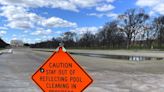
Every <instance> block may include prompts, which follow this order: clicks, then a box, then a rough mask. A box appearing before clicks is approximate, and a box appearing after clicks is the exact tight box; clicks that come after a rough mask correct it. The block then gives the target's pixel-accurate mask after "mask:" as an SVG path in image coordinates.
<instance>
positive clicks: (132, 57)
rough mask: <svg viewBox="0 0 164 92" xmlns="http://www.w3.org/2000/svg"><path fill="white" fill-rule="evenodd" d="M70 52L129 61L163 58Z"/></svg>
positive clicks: (158, 58)
mask: <svg viewBox="0 0 164 92" xmlns="http://www.w3.org/2000/svg"><path fill="white" fill-rule="evenodd" d="M70 54H72V55H82V56H89V57H100V58H109V59H121V60H129V61H145V60H164V58H160V57H145V56H125V55H106V54H93V53H74V52H71V53H70Z"/></svg>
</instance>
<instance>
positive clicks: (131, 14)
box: [119, 9, 149, 48]
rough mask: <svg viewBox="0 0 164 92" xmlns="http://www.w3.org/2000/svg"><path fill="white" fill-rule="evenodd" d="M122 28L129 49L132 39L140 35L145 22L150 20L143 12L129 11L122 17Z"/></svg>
mask: <svg viewBox="0 0 164 92" xmlns="http://www.w3.org/2000/svg"><path fill="white" fill-rule="evenodd" d="M119 18H120V19H121V20H122V21H121V26H123V30H124V32H125V34H126V36H127V48H129V47H130V46H131V42H132V39H133V40H135V36H136V35H137V34H138V30H139V29H140V28H141V27H142V25H143V24H144V23H145V21H146V20H147V19H148V18H149V16H148V15H147V14H145V13H144V11H143V10H139V11H137V10H136V9H129V10H127V11H126V12H125V13H124V14H123V15H120V16H119Z"/></svg>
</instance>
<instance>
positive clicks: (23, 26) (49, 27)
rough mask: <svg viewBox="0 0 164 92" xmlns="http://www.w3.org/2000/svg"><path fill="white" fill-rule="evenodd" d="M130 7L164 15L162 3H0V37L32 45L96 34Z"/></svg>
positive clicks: (31, 0) (11, 0) (144, 0)
mask: <svg viewBox="0 0 164 92" xmlns="http://www.w3.org/2000/svg"><path fill="white" fill-rule="evenodd" d="M129 8H144V9H145V10H146V12H147V13H148V14H150V15H151V16H157V15H163V14H164V0H0V37H1V38H2V39H3V40H5V41H6V42H10V40H12V39H19V40H23V41H24V42H28V43H34V42H39V41H43V40H47V39H50V38H52V37H57V36H60V35H61V34H62V33H63V32H66V31H72V32H76V33H78V34H83V33H85V32H86V30H88V31H91V32H92V33H96V32H97V31H98V29H99V28H101V27H102V26H103V25H104V24H105V23H106V22H108V21H111V20H113V19H115V18H117V16H118V15H119V14H122V13H123V12H125V11H126V10H127V9H129Z"/></svg>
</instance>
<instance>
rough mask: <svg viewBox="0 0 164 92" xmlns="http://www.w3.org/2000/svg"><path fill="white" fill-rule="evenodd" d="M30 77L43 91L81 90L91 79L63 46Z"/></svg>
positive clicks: (77, 91) (69, 91) (76, 91)
mask: <svg viewBox="0 0 164 92" xmlns="http://www.w3.org/2000/svg"><path fill="white" fill-rule="evenodd" d="M32 79H33V81H34V82H35V83H36V84H37V85H38V86H39V87H40V88H41V89H42V90H43V92H83V91H84V89H85V88H87V87H88V86H89V85H90V84H91V83H92V81H93V80H92V78H91V77H90V76H89V75H88V74H87V73H86V72H85V71H84V69H82V67H81V66H80V65H79V64H78V63H77V62H76V61H75V60H74V59H73V58H72V57H71V56H70V55H69V54H68V53H67V52H66V50H65V49H64V47H58V50H57V51H55V52H54V54H53V55H52V56H51V57H50V58H49V59H48V60H47V61H46V62H45V63H44V64H43V65H42V66H41V67H40V68H39V69H38V70H37V71H36V73H35V74H34V75H33V76H32Z"/></svg>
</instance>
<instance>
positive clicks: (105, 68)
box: [0, 48, 164, 92]
mask: <svg viewBox="0 0 164 92" xmlns="http://www.w3.org/2000/svg"><path fill="white" fill-rule="evenodd" d="M83 52H85V51H83ZM51 54H52V53H51V52H40V51H32V50H31V49H25V48H23V49H13V53H5V54H2V55H0V92H42V91H41V90H40V89H39V88H38V87H37V86H36V85H35V83H33V82H32V80H31V75H32V74H33V73H34V72H35V71H36V69H37V68H38V67H39V66H40V65H41V64H42V63H43V62H44V61H45V60H46V59H47V58H48V57H49V56H50V55H51ZM73 57H74V58H75V60H77V62H78V63H79V64H80V65H81V66H82V67H83V68H85V70H86V71H87V72H88V73H89V74H90V75H91V76H92V77H93V79H94V83H93V84H92V85H91V86H90V87H88V88H87V89H86V90H85V92H164V72H163V67H164V62H163V61H158V62H140V63H136V62H129V61H121V60H112V59H103V58H98V57H97V58H96V57H94V58H93V57H87V56H79V55H73Z"/></svg>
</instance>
